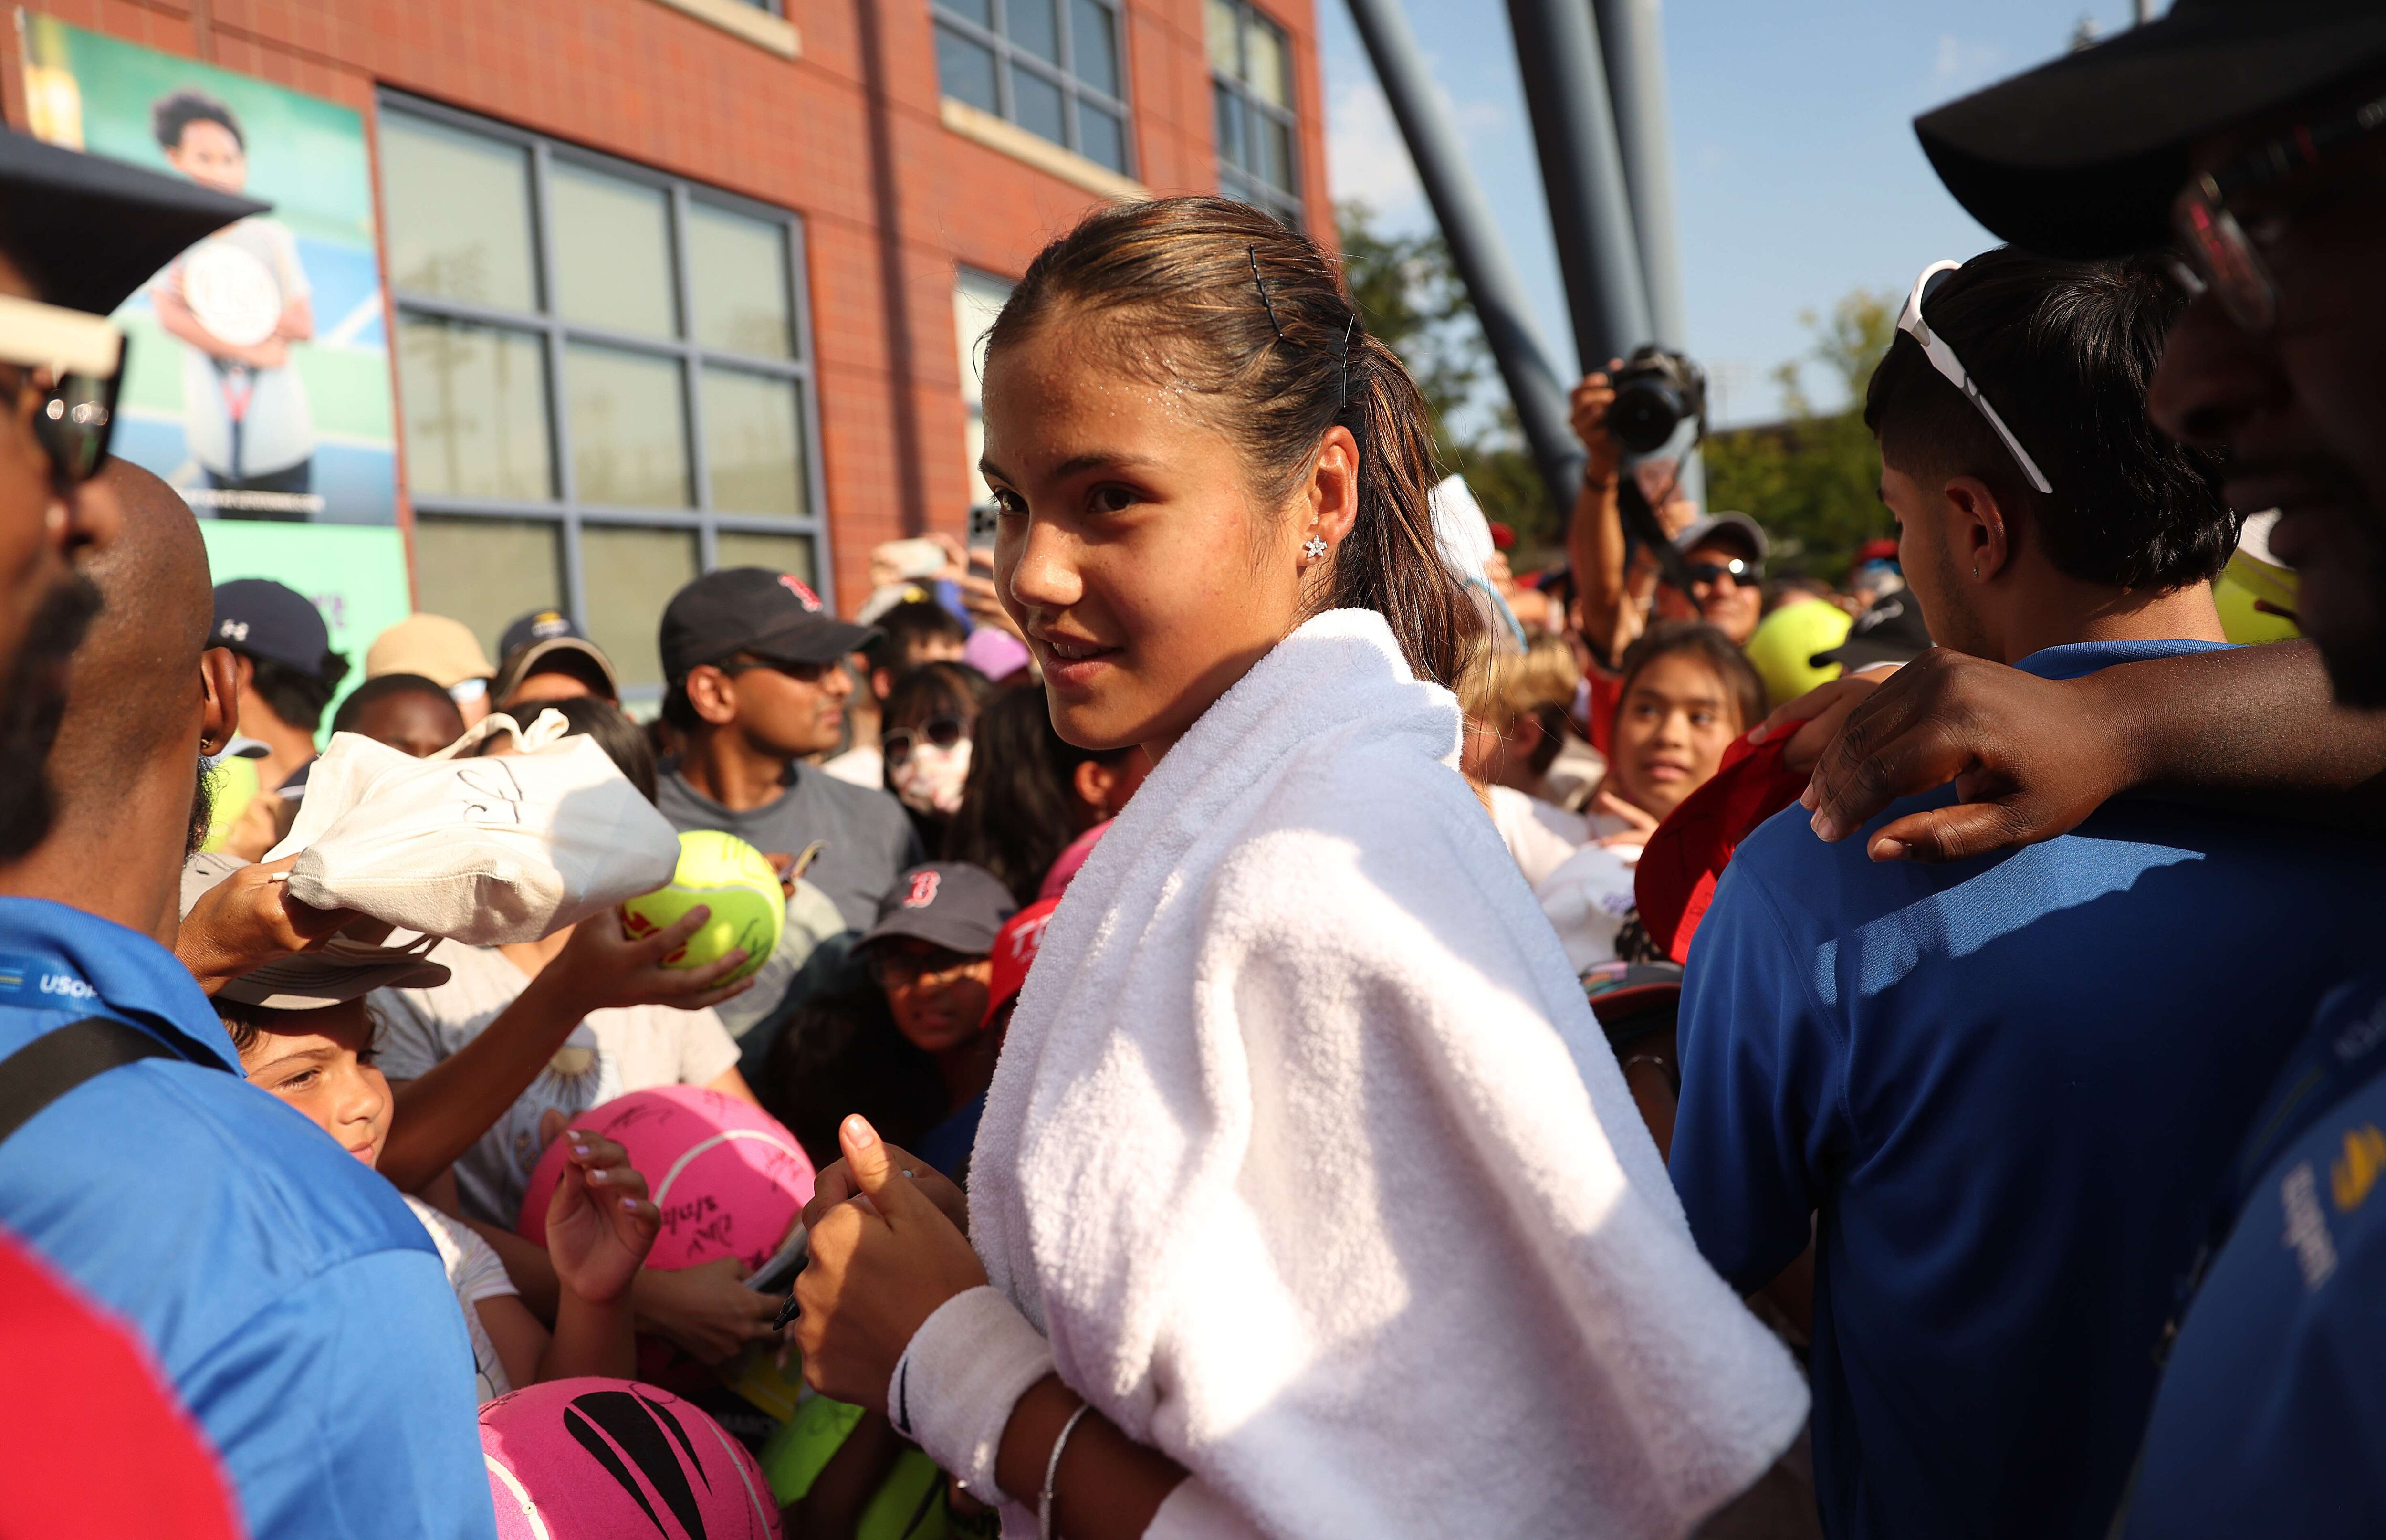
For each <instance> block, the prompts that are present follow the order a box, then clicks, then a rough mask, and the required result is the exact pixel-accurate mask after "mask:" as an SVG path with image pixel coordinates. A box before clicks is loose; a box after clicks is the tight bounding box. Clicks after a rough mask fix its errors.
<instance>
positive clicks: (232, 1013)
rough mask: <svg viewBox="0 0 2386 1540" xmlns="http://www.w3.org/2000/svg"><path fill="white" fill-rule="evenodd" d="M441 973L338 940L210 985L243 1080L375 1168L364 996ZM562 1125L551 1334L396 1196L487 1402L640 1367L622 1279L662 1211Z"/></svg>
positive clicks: (373, 1067) (486, 1251) (209, 876)
mask: <svg viewBox="0 0 2386 1540" xmlns="http://www.w3.org/2000/svg"><path fill="white" fill-rule="evenodd" d="M217 874H218V868H217V867H216V866H214V865H210V864H207V863H206V862H204V861H202V862H200V863H195V864H194V865H193V867H192V868H190V869H189V870H186V872H185V875H184V878H183V893H182V908H184V909H185V910H186V911H187V910H188V909H189V908H190V907H191V905H192V903H193V902H195V900H196V899H197V898H198V897H199V896H200V895H203V894H205V893H206V892H207V889H208V888H209V887H210V886H211V885H212V884H213V882H214V880H215V878H216V876H217ZM445 974H446V970H445V969H443V968H441V967H440V966H439V965H438V964H436V963H432V962H428V961H426V960H424V959H423V958H421V955H420V954H418V953H413V952H408V951H403V950H399V949H397V948H394V947H387V946H367V945H360V944H349V943H345V942H344V943H343V944H342V945H341V946H340V947H338V948H337V949H335V950H333V951H331V952H310V953H301V954H298V955H296V956H295V957H291V958H284V959H283V960H282V961H280V962H277V963H273V964H270V965H269V966H267V967H265V968H262V969H258V970H254V971H252V972H250V973H246V974H244V975H242V976H241V977H239V978H236V979H234V980H232V982H231V983H227V984H225V985H224V986H223V987H222V989H221V990H220V991H219V992H218V993H217V995H216V996H215V1006H216V1012H217V1015H218V1016H219V1017H220V1019H221V1020H222V1021H223V1024H224V1030H225V1031H226V1032H227V1033H230V1034H231V1037H232V1047H233V1048H234V1050H235V1051H237V1052H238V1053H239V1055H240V1063H241V1068H242V1070H245V1071H246V1073H247V1075H248V1079H249V1083H250V1084H252V1085H255V1086H257V1087H258V1088H260V1089H262V1090H265V1091H268V1092H270V1093H271V1094H272V1095H274V1096H279V1097H280V1098H282V1100H283V1101H285V1102H287V1103H289V1104H290V1105H291V1107H293V1108H295V1109H296V1110H297V1111H298V1113H299V1114H300V1115H301V1116H303V1117H305V1118H306V1119H307V1120H308V1121H309V1122H312V1123H314V1124H315V1125H316V1126H317V1127H318V1128H320V1129H321V1130H322V1131H323V1132H324V1133H328V1134H330V1135H331V1136H332V1137H333V1138H334V1139H337V1140H338V1141H339V1142H340V1143H341V1144H342V1145H343V1146H345V1147H346V1149H347V1151H348V1152H349V1153H350V1154H351V1155H354V1156H355V1157H356V1158H358V1159H359V1160H361V1161H363V1162H364V1163H365V1164H366V1165H367V1166H370V1167H374V1168H375V1169H378V1168H379V1166H380V1163H381V1155H382V1150H383V1146H385V1145H386V1144H387V1143H388V1140H389V1131H390V1123H391V1121H392V1117H393V1114H394V1111H395V1108H396V1102H395V1099H394V1098H393V1096H391V1094H390V1087H389V1082H388V1080H387V1079H386V1078H385V1077H384V1076H383V1072H382V1070H381V1068H380V1066H379V1064H377V1063H376V1062H375V1058H374V1054H373V1049H372V1038H373V1021H372V1018H371V1014H370V1010H369V1008H367V1006H366V1003H365V995H366V994H367V993H368V992H369V991H370V990H371V989H373V988H374V987H375V986H376V985H379V984H383V983H393V982H394V983H414V984H431V983H437V982H438V981H439V980H441V979H442V978H443V977H444V976H445ZM561 1122H562V1120H561V1119H560V1118H557V1119H556V1124H557V1126H555V1127H553V1128H550V1129H549V1130H548V1133H549V1136H550V1138H552V1137H554V1136H556V1135H561V1136H562V1137H563V1138H564V1139H565V1140H566V1141H567V1145H566V1159H565V1162H564V1168H563V1179H562V1181H561V1182H560V1183H559V1184H558V1185H557V1187H556V1190H555V1195H554V1196H553V1197H552V1198H551V1199H550V1200H549V1202H548V1204H547V1207H546V1243H547V1244H546V1256H547V1257H548V1258H549V1259H550V1265H551V1266H552V1268H553V1271H554V1275H555V1278H556V1281H557V1283H558V1286H559V1287H558V1297H557V1299H556V1301H555V1329H554V1331H553V1332H552V1333H550V1332H549V1331H548V1330H547V1328H546V1324H545V1323H544V1322H542V1321H540V1320H539V1319H538V1317H537V1316H535V1315H534V1314H532V1313H531V1310H530V1308H529V1307H527V1306H526V1305H524V1304H523V1303H522V1301H521V1297H520V1291H519V1290H517V1289H516V1287H515V1286H514V1284H513V1283H512V1282H511V1281H510V1279H509V1277H508V1276H507V1272H506V1268H505V1264H504V1263H503V1262H502V1261H501V1260H499V1258H498V1257H497V1254H496V1252H495V1251H494V1250H492V1249H491V1248H490V1246H489V1243H488V1242H486V1241H485V1240H483V1239H482V1238H481V1237H480V1236H479V1235H477V1234H475V1233H473V1232H472V1231H471V1229H470V1228H469V1227H468V1226H466V1225H465V1224H464V1223H462V1222H461V1221H458V1220H456V1219H454V1218H452V1217H450V1216H448V1215H446V1214H443V1213H441V1212H440V1211H439V1210H438V1209H436V1208H433V1207H432V1206H431V1205H430V1204H428V1203H425V1202H424V1201H423V1200H422V1199H421V1198H419V1197H416V1196H413V1195H411V1194H408V1195H405V1199H406V1205H407V1207H408V1208H410V1209H411V1210H413V1213H414V1216H415V1218H416V1219H418V1220H420V1221H422V1227H423V1229H424V1230H426V1231H428V1232H429V1233H430V1235H431V1240H432V1244H433V1246H436V1247H437V1248H438V1252H439V1258H440V1260H441V1262H442V1263H444V1264H445V1265H446V1271H447V1282H448V1284H449V1286H450V1287H452V1288H453V1289H454V1290H455V1291H456V1300H457V1303H458V1306H459V1307H461V1308H462V1309H463V1312H464V1327H465V1333H466V1335H467V1336H468V1337H469V1338H470V1339H471V1345H472V1358H473V1371H474V1376H475V1381H476V1383H475V1385H474V1390H475V1393H476V1395H477V1396H478V1398H479V1399H480V1400H482V1401H489V1400H493V1399H495V1398H496V1397H497V1396H503V1395H505V1394H506V1393H507V1392H508V1391H509V1390H512V1389H515V1388H517V1387H519V1386H521V1385H526V1384H530V1383H534V1382H535V1381H540V1380H560V1379H568V1378H571V1377H572V1376H575V1375H582V1374H606V1375H618V1376H628V1375H630V1374H632V1373H634V1370H635V1350H634V1346H633V1343H632V1323H631V1304H630V1286H631V1282H632V1280H633V1278H634V1276H635V1275H636V1273H637V1271H638V1270H639V1267H640V1266H641V1264H643V1263H644V1262H645V1260H646V1256H647V1248H648V1247H649V1246H652V1245H653V1244H654V1239H655V1233H656V1231H657V1229H658V1228H659V1226H660V1224H661V1221H662V1216H661V1214H660V1213H659V1211H658V1210H657V1209H656V1208H655V1206H654V1204H653V1203H652V1202H650V1201H648V1199H647V1182H646V1178H645V1177H643V1176H641V1175H640V1174H639V1173H638V1172H637V1171H634V1170H632V1169H631V1167H630V1164H629V1157H628V1155H627V1154H626V1153H625V1152H624V1151H623V1150H622V1146H619V1145H617V1144H615V1143H613V1142H612V1141H611V1140H609V1139H607V1138H604V1137H603V1136H601V1135H598V1134H595V1133H586V1132H584V1131H581V1130H570V1131H567V1130H565V1129H563V1128H562V1127H561V1126H560V1125H561Z"/></svg>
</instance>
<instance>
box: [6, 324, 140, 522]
mask: <svg viewBox="0 0 2386 1540" xmlns="http://www.w3.org/2000/svg"><path fill="white" fill-rule="evenodd" d="M126 346H127V343H126V339H125V336H124V333H123V332H121V331H119V329H118V328H117V327H116V326H115V325H114V324H113V323H112V322H110V321H107V320H105V319H101V318H100V317H98V316H93V315H86V314H84V313H83V312H82V311H81V310H69V309H66V308H64V307H59V306H56V305H44V304H43V303H41V302H40V301H39V300H31V299H20V298H18V297H17V296H16V295H14V294H0V363H5V364H14V365H15V366H17V369H18V378H17V381H16V388H17V391H18V392H19V395H18V399H19V401H20V402H21V401H22V400H23V399H24V397H23V394H22V393H23V392H25V391H28V390H30V391H32V392H34V393H35V395H34V404H33V437H34V439H35V440H36V442H38V443H39V444H41V446H42V452H43V453H44V455H46V456H47V457H49V461H50V477H51V480H52V481H53V482H55V483H56V484H57V487H58V489H59V490H60V491H66V490H69V489H70V488H72V487H74V486H77V485H79V484H81V483H82V482H86V481H89V480H90V479H91V478H92V476H93V475H94V474H95V473H96V472H97V471H98V470H99V468H100V465H101V463H102V462H103V461H105V460H106V459H107V445H108V441H109V440H110V439H111V438H112V437H113V436H114V435H115V432H116V395H117V390H118V387H119V385H120V384H121V382H122V381H123V378H124V355H125V350H126Z"/></svg>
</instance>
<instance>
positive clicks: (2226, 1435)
mask: <svg viewBox="0 0 2386 1540" xmlns="http://www.w3.org/2000/svg"><path fill="white" fill-rule="evenodd" d="M2380 940H2381V941H2386V937H2381V938H2380ZM2381 1176H2386V968H2374V969H2372V970H2370V971H2369V972H2368V973H2367V975H2366V976H2365V977H2363V978H2361V979H2359V980H2357V981H2355V983H2352V984H2350V985H2347V986H2346V987H2344V988H2342V989H2340V990H2338V991H2336V992H2335V993H2334V994H2332V995H2330V996H2329V999H2328V1000H2327V1002H2326V1003H2325V1004H2323V1005H2322V1007H2321V1008H2320V1013H2319V1017H2318V1020H2317V1021H2316V1022H2315V1023H2314V1026H2313V1030H2312V1033H2311V1035H2310V1036H2309V1037H2307V1038H2306V1039H2305V1040H2304V1045H2303V1046H2302V1047H2301V1048H2299V1049H2298V1050H2297V1051H2296V1054H2295V1057H2294V1058H2292V1059H2291V1060H2289V1062H2288V1065H2287V1068H2286V1069H2285V1070H2282V1071H2281V1072H2280V1074H2279V1081H2278V1084H2277V1085H2276V1086H2275V1087H2274V1088H2273V1090H2272V1092H2271V1094H2270V1096H2269V1098H2268V1100H2267V1102H2266V1103H2265V1104H2264V1105H2263V1108H2262V1110H2261V1112H2260V1113H2259V1114H2258V1115H2257V1116H2256V1117H2255V1118H2254V1128H2253V1132H2252V1133H2250V1134H2249V1135H2248V1136H2247V1138H2246V1144H2245V1147H2244V1149H2243V1150H2242V1152H2240V1154H2239V1156H2238V1159H2237V1164H2236V1166H2235V1168H2234V1169H2233V1170H2232V1171H2230V1173H2229V1183H2228V1188H2227V1191H2226V1193H2225V1194H2224V1196H2223V1200H2222V1202H2221V1203H2220V1204H2218V1205H2216V1216H2215V1217H2216V1220H2217V1221H2220V1224H2219V1226H2217V1227H2216V1228H2222V1229H2224V1230H2225V1233H2226V1237H2227V1238H2226V1241H2225V1243H2224V1244H2221V1245H2220V1246H2219V1249H2218V1250H2217V1252H2216V1254H2215V1255H2214V1256H2213V1258H2212V1259H2211V1263H2210V1265H2209V1267H2208V1268H2207V1269H2206V1270H2205V1272H2204V1283H2203V1286H2202V1287H2201V1288H2200V1289H2198V1290H2197V1291H2196V1294H2195V1296H2194V1301H2193V1303H2192V1304H2191V1306H2190V1307H2189V1308H2188V1311H2187V1315H2186V1318H2185V1320H2184V1321H2183V1322H2182V1323H2181V1325H2180V1328H2179V1340H2178V1342H2177V1343H2176V1344H2175V1345H2174V1346H2173V1348H2172V1351H2171V1355H2170V1362H2169V1366H2168V1367H2167V1368H2166V1370H2165V1371H2164V1372H2163V1380H2162V1388H2161V1390H2160V1391H2159V1392H2158V1393H2157V1394H2156V1395H2155V1396H2154V1416H2153V1419H2152V1420H2151V1421H2150V1422H2149V1423H2148V1425H2147V1429H2146V1443H2145V1453H2144V1455H2143V1457H2142V1458H2141V1460H2140V1462H2139V1466H2138V1474H2137V1480H2136V1483H2135V1485H2134V1490H2133V1496H2132V1497H2131V1499H2130V1503H2129V1526H2128V1530H2127V1534H2129V1537H2130V1540H2169V1537H2174V1536H2175V1537H2178V1540H2188V1537H2191V1536H2192V1537H2198V1540H2200V1537H2201V1536H2204V1535H2210V1534H2231V1535H2236V1534H2248V1535H2250V1534H2292V1535H2294V1536H2297V1537H2298V1540H2354V1537H2355V1536H2361V1537H2364V1540H2367V1537H2368V1536H2374V1535H2379V1534H2386V1459H2381V1458H2380V1449H2381V1448H2386V1308H2381V1303H2386V1183H2381V1182H2380V1177H2381ZM2232 1216H2233V1218H2234V1220H2235V1223H2234V1225H2233V1226H2229V1225H2228V1224H2227V1221H2228V1220H2229V1218H2230V1217H2232Z"/></svg>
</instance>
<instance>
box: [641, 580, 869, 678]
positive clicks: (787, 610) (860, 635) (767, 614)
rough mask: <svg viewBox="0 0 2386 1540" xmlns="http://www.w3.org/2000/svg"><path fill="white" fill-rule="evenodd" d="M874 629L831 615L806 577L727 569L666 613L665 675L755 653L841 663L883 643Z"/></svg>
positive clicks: (690, 589) (676, 599) (689, 590)
mask: <svg viewBox="0 0 2386 1540" xmlns="http://www.w3.org/2000/svg"><path fill="white" fill-rule="evenodd" d="M877 637H878V632H877V630H876V629H875V628H874V627H871V626H858V625H855V624H853V623H852V622H850V621H848V620H838V619H837V618H836V617H835V615H832V614H830V613H829V609H828V607H827V606H826V605H824V604H823V603H822V602H821V596H820V595H818V594H815V593H813V592H812V590H811V585H810V584H809V583H807V582H804V580H803V579H801V578H798V577H796V576H794V575H793V574H791V573H786V572H773V571H772V570H769V569H768V568H764V567H724V568H722V569H721V570H719V571H717V572H707V573H706V574H704V576H702V577H700V578H698V579H697V580H696V581H695V582H692V583H689V584H688V585H687V586H686V587H685V588H683V589H681V590H680V591H679V592H678V593H676V594H674V595H672V601H671V603H670V604H669V605H667V606H665V607H664V608H663V623H662V636H661V644H662V646H661V651H662V659H663V674H664V676H665V677H666V678H668V679H670V680H671V681H672V682H674V683H676V682H679V681H681V680H683V679H685V678H686V677H687V675H688V670H692V669H695V668H697V667H698V666H700V665H702V664H706V663H719V662H721V661H722V659H724V658H726V657H730V656H731V655H733V654H735V653H741V652H743V653H751V654H753V655H754V656H755V657H762V658H767V659H769V660H770V661H772V662H773V663H834V662H835V661H836V660H837V659H838V658H840V657H844V656H846V654H848V653H850V652H854V651H857V650H859V649H860V648H861V647H863V646H865V645H868V644H870V643H871V642H873V641H875V640H877Z"/></svg>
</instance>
